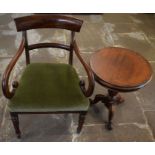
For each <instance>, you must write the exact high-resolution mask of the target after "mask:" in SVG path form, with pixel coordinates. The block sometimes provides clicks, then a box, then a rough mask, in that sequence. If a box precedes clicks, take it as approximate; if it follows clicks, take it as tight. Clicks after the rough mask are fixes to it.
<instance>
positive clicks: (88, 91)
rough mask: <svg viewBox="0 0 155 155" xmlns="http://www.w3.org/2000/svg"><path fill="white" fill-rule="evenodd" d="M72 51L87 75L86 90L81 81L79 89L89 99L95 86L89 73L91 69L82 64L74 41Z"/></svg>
mask: <svg viewBox="0 0 155 155" xmlns="http://www.w3.org/2000/svg"><path fill="white" fill-rule="evenodd" d="M73 50H74V51H75V54H76V56H77V57H78V59H79V60H80V62H81V63H82V65H83V67H84V69H85V71H86V73H87V75H88V88H87V89H86V88H85V82H84V81H83V80H82V81H80V87H81V89H82V91H83V93H84V95H85V96H86V97H89V96H91V95H92V93H93V90H94V85H95V80H94V75H93V72H92V71H91V68H90V67H89V65H88V64H86V63H85V62H84V60H83V59H82V57H81V56H80V51H79V48H78V46H77V43H76V41H75V40H74V42H73Z"/></svg>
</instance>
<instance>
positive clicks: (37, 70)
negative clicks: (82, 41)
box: [2, 14, 94, 138]
mask: <svg viewBox="0 0 155 155" xmlns="http://www.w3.org/2000/svg"><path fill="white" fill-rule="evenodd" d="M15 24H16V28H17V31H18V32H19V31H22V41H21V43H20V46H19V49H18V51H17V53H16V54H15V56H14V57H13V58H12V60H11V62H10V63H9V65H8V66H7V68H6V70H5V72H4V75H3V79H2V90H3V93H4V95H5V97H6V98H8V99H9V103H8V109H9V111H10V115H11V120H12V122H13V125H14V128H15V132H16V135H17V137H18V138H20V137H21V132H20V129H19V119H18V115H19V114H47V113H57V114H59V113H78V114H79V122H78V127H77V133H80V131H81V129H82V126H83V123H84V119H85V115H86V113H87V111H88V107H89V104H90V102H89V99H88V97H89V96H91V94H92V92H93V89H94V77H93V73H92V72H91V69H90V68H89V66H88V65H87V64H86V63H85V62H84V60H83V59H82V57H81V56H80V51H79V48H78V46H77V43H76V41H75V32H80V29H81V26H82V24H83V21H81V20H78V19H75V18H72V17H66V16H62V15H61V16H60V15H45V14H42V15H32V16H26V17H20V18H16V19H15ZM40 28H57V29H66V30H69V31H70V32H71V42H70V45H64V44H60V43H49V42H48V43H37V44H31V45H29V44H28V39H27V30H31V29H40ZM37 48H60V49H64V50H67V51H69V63H68V64H62V63H61V64H56V63H39V62H38V63H30V55H29V53H30V52H31V50H33V49H37ZM23 51H25V55H26V68H25V70H24V72H23V74H22V76H21V78H20V80H19V82H17V81H13V82H11V83H10V82H9V78H10V74H11V72H12V70H13V68H14V66H15V64H16V62H17V60H18V59H19V57H20V56H21V54H22V53H23ZM74 52H75V54H76V56H77V58H78V59H79V61H80V62H81V64H82V65H83V67H84V69H85V71H86V73H87V75H88V81H89V82H88V83H89V84H88V87H87V88H86V87H85V83H84V81H82V80H80V79H79V77H78V74H77V73H76V70H75V69H74V67H73V66H72V64H73V53H74ZM11 86H12V88H13V89H10V88H11Z"/></svg>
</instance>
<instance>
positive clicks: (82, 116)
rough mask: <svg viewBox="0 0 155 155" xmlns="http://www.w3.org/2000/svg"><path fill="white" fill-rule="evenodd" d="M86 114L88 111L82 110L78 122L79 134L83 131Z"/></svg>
mask: <svg viewBox="0 0 155 155" xmlns="http://www.w3.org/2000/svg"><path fill="white" fill-rule="evenodd" d="M86 114H87V112H80V115H79V123H78V127H77V133H78V134H79V133H80V132H81V129H82V127H83V124H84V121H85V116H86Z"/></svg>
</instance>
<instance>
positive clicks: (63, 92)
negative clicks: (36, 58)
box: [9, 63, 89, 112]
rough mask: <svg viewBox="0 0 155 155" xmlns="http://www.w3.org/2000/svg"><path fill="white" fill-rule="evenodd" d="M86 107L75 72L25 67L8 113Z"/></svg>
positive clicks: (61, 67)
mask: <svg viewBox="0 0 155 155" xmlns="http://www.w3.org/2000/svg"><path fill="white" fill-rule="evenodd" d="M88 107H89V100H88V99H87V98H86V97H85V96H84V95H83V93H82V91H81V89H80V87H79V78H78V75H77V73H76V71H75V69H74V68H73V67H72V66H71V65H68V64H50V63H32V64H30V65H28V66H27V67H26V69H25V71H24V73H23V75H22V77H21V80H20V82H19V87H18V88H17V90H16V93H15V95H14V97H13V98H12V99H11V100H10V103H9V109H10V111H12V112H57V111H60V112H61V111H86V110H88Z"/></svg>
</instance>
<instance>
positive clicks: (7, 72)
mask: <svg viewBox="0 0 155 155" xmlns="http://www.w3.org/2000/svg"><path fill="white" fill-rule="evenodd" d="M24 45H25V39H24V38H23V39H22V41H21V43H20V46H19V49H18V51H17V53H16V54H15V56H14V57H13V58H12V60H11V61H10V63H9V65H8V66H7V68H6V70H5V72H4V74H3V78H2V90H3V94H4V96H5V97H6V98H8V99H10V98H12V97H13V95H14V93H15V88H17V87H18V82H17V81H14V82H13V83H12V86H13V88H14V89H13V90H12V91H10V89H9V78H10V74H11V71H12V69H13V67H14V66H15V64H16V62H17V60H18V58H19V57H20V56H21V54H22V53H23V50H24Z"/></svg>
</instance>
